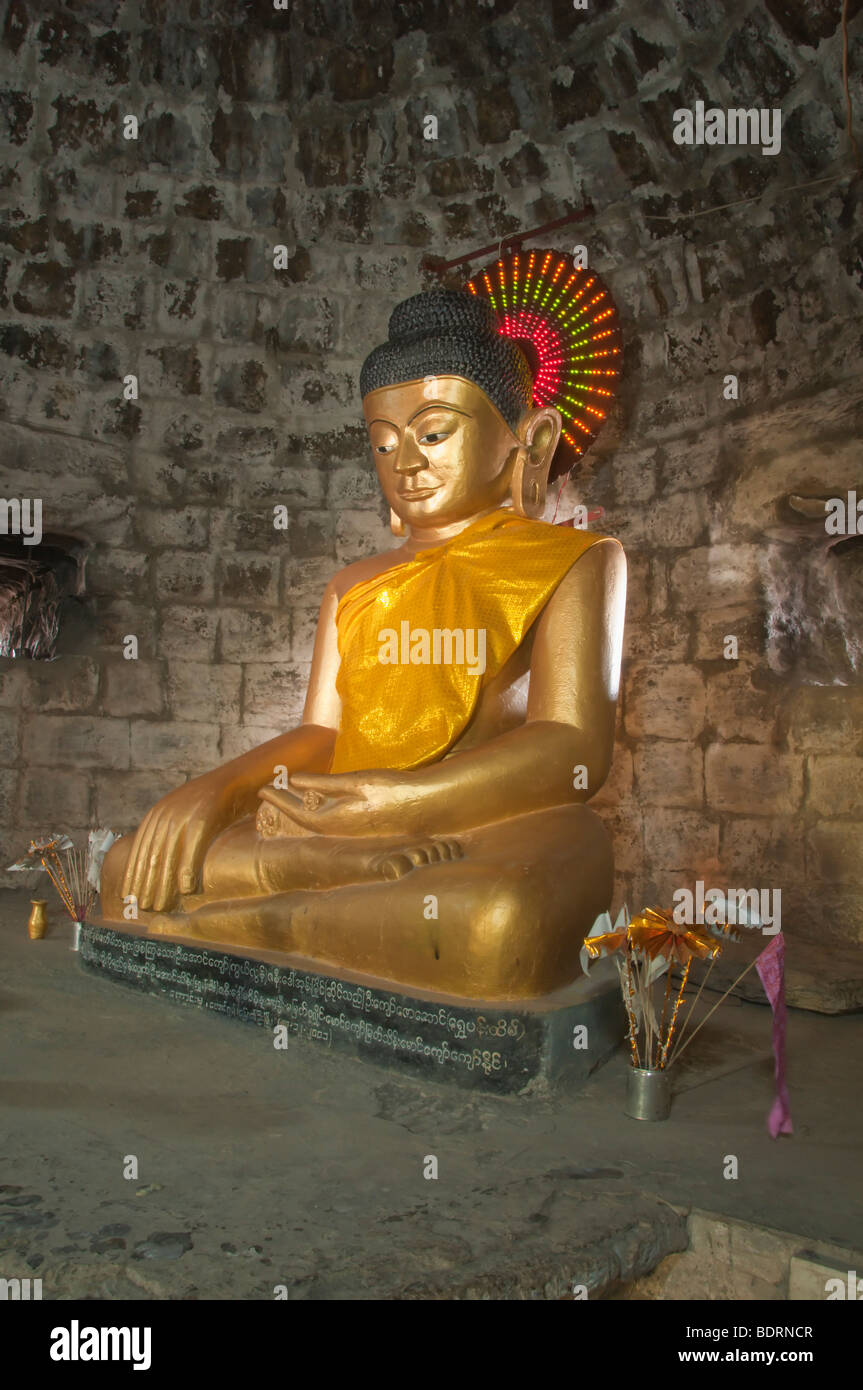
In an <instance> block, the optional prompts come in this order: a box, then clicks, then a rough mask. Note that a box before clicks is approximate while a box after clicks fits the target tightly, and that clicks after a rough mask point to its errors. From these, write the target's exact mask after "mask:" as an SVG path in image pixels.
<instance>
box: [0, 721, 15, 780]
mask: <svg viewBox="0 0 863 1390" xmlns="http://www.w3.org/2000/svg"><path fill="white" fill-rule="evenodd" d="M19 722H20V716H19V714H18V711H17V710H3V711H2V713H0V764H2V765H5V766H6V767H8V766H10V765H11V764H13V763H17V761H18V739H19Z"/></svg>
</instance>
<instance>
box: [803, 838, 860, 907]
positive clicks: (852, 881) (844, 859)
mask: <svg viewBox="0 0 863 1390" xmlns="http://www.w3.org/2000/svg"><path fill="white" fill-rule="evenodd" d="M861 846H863V821H861V820H857V821H842V820H834V821H826V822H822V823H821V824H820V825H816V826H813V827H812V829H811V830H810V831H809V833H808V835H807V859H806V867H807V872H808V875H809V877H811V878H816V879H826V880H827V881H828V882H831V883H843V884H848V885H849V886H850V885H854V886H859V885H861V884H863V853H861ZM858 896H859V894H858Z"/></svg>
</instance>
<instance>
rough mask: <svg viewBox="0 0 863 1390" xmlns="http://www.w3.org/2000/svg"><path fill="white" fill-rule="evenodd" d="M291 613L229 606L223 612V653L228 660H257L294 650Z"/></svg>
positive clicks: (275, 659)
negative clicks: (292, 645)
mask: <svg viewBox="0 0 863 1390" xmlns="http://www.w3.org/2000/svg"><path fill="white" fill-rule="evenodd" d="M290 643H291V615H290V613H283V612H281V611H279V612H257V613H256V612H254V611H253V610H249V609H246V608H226V609H224V610H223V612H222V656H223V658H224V659H225V660H226V661H244V662H245V661H255V660H256V659H257V660H260V658H261V657H265V656H272V658H273V660H274V661H278V660H279V659H283V658H284V657H285V656H286V655H287V654H288V653H289V652H290Z"/></svg>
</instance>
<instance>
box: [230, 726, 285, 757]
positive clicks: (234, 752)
mask: <svg viewBox="0 0 863 1390" xmlns="http://www.w3.org/2000/svg"><path fill="white" fill-rule="evenodd" d="M284 732H285V730H284V728H283V727H280V726H279V725H275V724H271V725H268V726H267V725H262V724H225V725H223V726H222V761H223V762H230V761H231V760H232V759H233V758H241V757H242V756H243V754H244V753H248V752H249V751H250V749H252V748H259V747H260V746H261V744H262V743H269V741H270V739H271V738H278V737H279V735H280V734H283V733H284Z"/></svg>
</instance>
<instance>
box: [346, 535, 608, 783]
mask: <svg viewBox="0 0 863 1390" xmlns="http://www.w3.org/2000/svg"><path fill="white" fill-rule="evenodd" d="M600 539H601V537H600V536H597V535H594V534H590V533H588V532H586V531H579V530H575V529H570V528H568V527H560V526H551V525H549V524H548V523H547V522H544V521H529V520H527V518H525V517H520V516H516V515H515V514H514V513H513V512H508V511H502V510H501V511H497V512H493V513H492V514H491V515H490V516H486V517H482V518H481V519H480V520H479V521H476V522H474V524H473V525H472V526H468V527H467V528H466V530H464V531H462V532H461V534H460V535H458V536H455V537H454V538H453V539H452V540H451V541H447V542H446V543H445V544H443V545H439V546H435V547H434V549H431V550H425V551H423V552H422V553H421V554H420V555H417V556H416V557H415V558H414V559H412V560H406V561H405V562H404V564H401V565H396V566H394V567H393V568H392V569H389V570H386V571H385V572H384V573H383V574H378V575H375V577H374V578H373V579H367V580H363V581H362V582H361V583H359V584H355V585H354V587H353V588H352V589H349V590H348V592H347V593H346V594H345V595H344V597H343V598H342V600H341V602H340V603H339V606H338V609H337V611H336V626H337V628H338V644H339V653H340V655H341V665H340V667H339V673H338V676H337V678H336V688H337V689H338V692H339V695H340V697H341V702H342V717H341V726H340V729H339V734H338V738H337V739H336V744H335V751H334V755H333V762H332V766H331V769H330V770H331V771H332V772H356V771H359V770H361V769H363V768H392V769H406V768H411V767H420V766H422V764H423V763H428V762H432V761H435V760H437V759H438V758H440V757H442V755H443V754H444V753H445V752H446V751H447V749H448V748H450V747H451V746H452V744H453V743H454V742H455V741H456V739H457V738H458V737H459V736H460V734H461V733H462V732H463V731H464V729H465V728H466V726H467V723H468V721H469V719H470V717H471V715H472V714H473V711H474V709H475V707H476V703H477V700H478V699H479V694H480V690H481V689H482V687H483V686H484V685H486V684H487V683H488V682H489V681H490V680H492V679H493V677H494V676H496V675H497V673H498V672H499V671H500V670H501V668H502V667H503V666H504V664H505V663H506V662H507V660H508V659H509V657H510V656H511V655H512V653H513V652H514V651H515V649H516V647H518V645H519V643H520V642H521V640H522V638H523V637H524V635H525V633H526V632H527V631H528V629H529V627H530V625H531V623H533V622H534V620H535V619H536V617H537V616H538V615H539V614H540V613H541V612H542V609H543V608H544V606H545V604H546V603H547V601H548V599H549V598H550V596H551V595H552V593H553V592H554V590H555V589H556V588H557V585H558V584H559V583H560V581H561V580H562V579H563V577H564V575H565V574H566V573H567V571H568V570H569V569H570V568H571V567H572V565H573V564H574V563H575V561H576V560H577V559H578V557H579V555H582V554H583V553H584V551H585V550H587V549H588V547H589V546H591V545H593V543H594V542H595V541H597V540H600ZM480 634H485V635H484V637H483V636H480ZM480 654H481V656H482V658H484V659H483V660H480ZM459 657H461V660H459ZM481 665H482V666H484V669H482V670H480V666H481Z"/></svg>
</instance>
